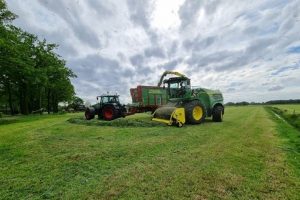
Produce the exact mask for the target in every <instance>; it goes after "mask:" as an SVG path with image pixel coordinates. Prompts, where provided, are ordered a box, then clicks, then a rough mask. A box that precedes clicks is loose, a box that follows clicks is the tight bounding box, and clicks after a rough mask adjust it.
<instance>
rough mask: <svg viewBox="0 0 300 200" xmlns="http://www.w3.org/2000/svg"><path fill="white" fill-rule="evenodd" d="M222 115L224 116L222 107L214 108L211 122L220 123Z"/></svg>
mask: <svg viewBox="0 0 300 200" xmlns="http://www.w3.org/2000/svg"><path fill="white" fill-rule="evenodd" d="M223 114H224V108H223V107H222V106H216V107H214V110H213V117H212V120H213V121H214V122H222V121H223Z"/></svg>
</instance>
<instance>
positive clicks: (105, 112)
mask: <svg viewBox="0 0 300 200" xmlns="http://www.w3.org/2000/svg"><path fill="white" fill-rule="evenodd" d="M102 116H103V119H104V120H107V121H110V120H113V119H115V118H116V110H115V108H114V107H113V106H111V105H109V106H105V107H104V108H103V109H102Z"/></svg>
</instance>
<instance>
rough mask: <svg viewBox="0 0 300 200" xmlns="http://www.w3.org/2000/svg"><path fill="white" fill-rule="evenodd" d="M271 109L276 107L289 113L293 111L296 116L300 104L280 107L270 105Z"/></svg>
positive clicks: (281, 105) (299, 110) (298, 112)
mask: <svg viewBox="0 0 300 200" xmlns="http://www.w3.org/2000/svg"><path fill="white" fill-rule="evenodd" d="M272 107H277V108H280V109H282V110H287V111H288V112H289V113H293V112H294V111H295V113H296V114H300V104H280V105H272Z"/></svg>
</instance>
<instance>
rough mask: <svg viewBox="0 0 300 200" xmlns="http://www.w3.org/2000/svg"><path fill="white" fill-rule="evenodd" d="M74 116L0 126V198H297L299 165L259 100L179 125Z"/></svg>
mask: <svg viewBox="0 0 300 200" xmlns="http://www.w3.org/2000/svg"><path fill="white" fill-rule="evenodd" d="M75 116H77V117H78V115H75ZM73 117H74V115H60V116H59V115H58V116H52V117H49V118H47V117H45V118H42V119H40V120H33V121H26V122H20V123H15V124H7V125H1V126H0V168H1V174H0V185H1V188H0V198H2V199H22V198H23V199H41V198H55V199H79V198H80V199H298V198H299V188H300V179H299V174H298V173H296V172H297V170H298V171H299V166H298V168H297V167H295V165H294V164H291V163H290V162H289V160H290V155H289V154H287V152H286V150H284V149H283V148H282V145H284V144H285V142H286V139H284V137H281V136H279V133H278V131H277V130H276V128H277V127H276V126H277V125H276V123H274V121H272V120H271V119H270V118H269V117H270V115H269V114H268V113H267V112H266V111H265V110H264V109H263V107H260V106H247V107H230V108H228V109H227V110H226V113H225V119H224V122H223V123H213V122H211V121H209V120H208V121H207V122H206V123H204V124H202V125H196V126H192V125H186V126H184V127H183V128H176V127H168V126H155V127H138V126H135V127H130V126H129V127H114V126H101V125H99V126H86V125H82V124H74V123H69V122H68V121H67V120H68V119H69V118H73ZM135 117H136V118H139V117H141V116H140V115H136V116H132V118H135ZM142 118H143V117H142Z"/></svg>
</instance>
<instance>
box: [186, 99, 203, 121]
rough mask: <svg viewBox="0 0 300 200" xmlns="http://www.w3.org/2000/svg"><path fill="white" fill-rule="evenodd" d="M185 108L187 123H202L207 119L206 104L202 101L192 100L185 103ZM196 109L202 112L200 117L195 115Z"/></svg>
mask: <svg viewBox="0 0 300 200" xmlns="http://www.w3.org/2000/svg"><path fill="white" fill-rule="evenodd" d="M184 109H185V119H186V121H187V123H189V124H200V123H202V122H203V121H204V120H205V117H206V110H205V106H204V105H203V104H202V103H201V102H200V101H191V102H189V103H187V104H185V106H184ZM199 109H200V110H199ZM195 111H198V112H200V113H199V117H198V116H195V115H194V112H195Z"/></svg>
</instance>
